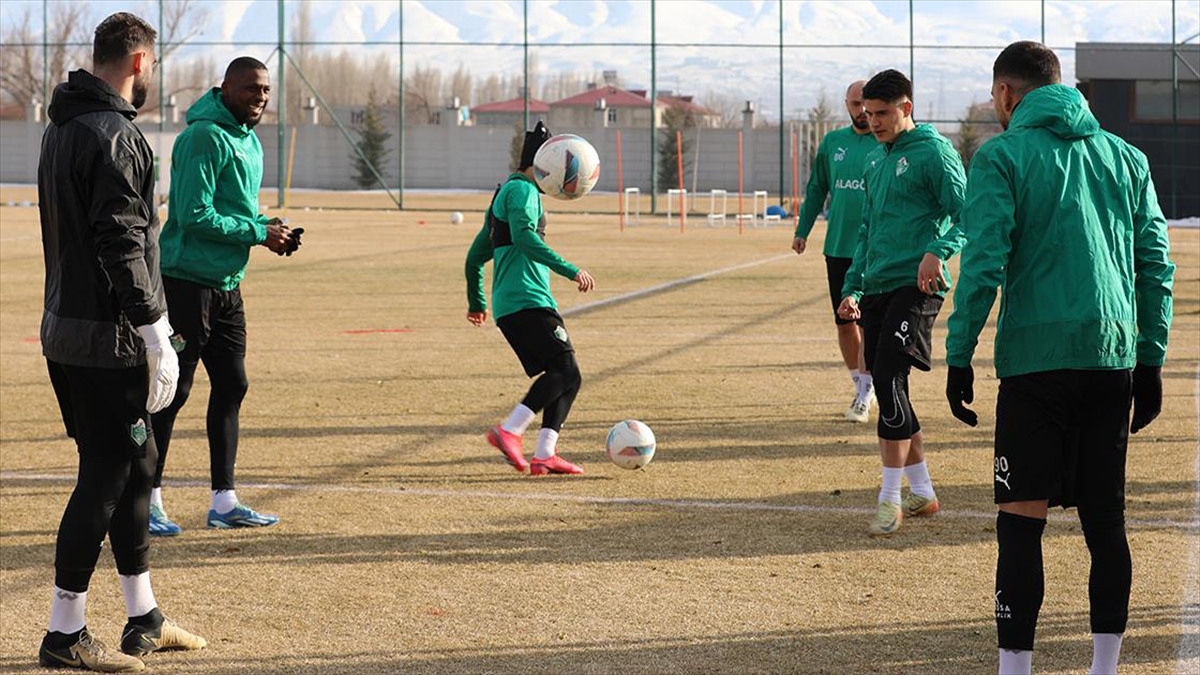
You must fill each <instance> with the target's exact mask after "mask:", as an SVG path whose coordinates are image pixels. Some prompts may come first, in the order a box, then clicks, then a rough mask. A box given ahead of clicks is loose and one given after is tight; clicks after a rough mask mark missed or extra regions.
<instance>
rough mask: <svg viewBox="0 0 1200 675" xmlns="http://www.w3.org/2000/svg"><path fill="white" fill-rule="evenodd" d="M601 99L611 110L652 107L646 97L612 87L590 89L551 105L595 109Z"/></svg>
mask: <svg viewBox="0 0 1200 675" xmlns="http://www.w3.org/2000/svg"><path fill="white" fill-rule="evenodd" d="M600 99H604V102H605V104H606V105H607V106H608V107H610V108H649V107H650V101H648V100H646V98H645V97H644V96H638V95H636V94H634V93H632V92H629V91H626V90H624V89H621V88H620V87H614V86H612V85H605V86H603V87H596V88H595V89H588V90H587V91H585V92H583V93H580V94H575V95H574V96H568V97H567V98H564V99H562V100H561V101H555V102H554V103H552V104H551V105H552V106H555V107H559V106H562V107H580V108H595V107H596V102H597V101H599V100H600Z"/></svg>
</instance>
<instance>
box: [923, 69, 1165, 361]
mask: <svg viewBox="0 0 1200 675" xmlns="http://www.w3.org/2000/svg"><path fill="white" fill-rule="evenodd" d="M963 224H964V227H965V228H966V233H967V245H966V247H965V248H964V249H963V257H962V261H961V271H960V274H961V278H960V279H959V286H958V288H957V289H956V290H955V293H954V313H953V314H952V315H951V316H950V319H949V323H948V333H947V335H946V351H947V356H946V361H947V362H948V363H949V364H950V365H952V366H960V367H965V366H969V365H970V364H971V358H972V356H973V354H974V352H975V346H976V344H977V343H978V339H979V333H980V331H981V330H983V326H984V324H985V323H986V322H987V318H988V315H989V314H990V313H991V309H992V304H993V303H994V302H995V299H996V288H997V287H1001V288H1002V289H1003V296H1002V300H1001V302H1000V316H999V318H998V319H997V322H996V347H995V349H996V352H995V363H996V375H997V376H999V377H1002V378H1003V377H1011V376H1015V375H1022V374H1026V373H1033V372H1042V371H1048V370H1058V369H1124V368H1132V367H1133V366H1134V364H1135V363H1136V362H1141V363H1144V364H1146V365H1149V366H1160V365H1162V363H1163V359H1164V358H1165V355H1166V350H1167V333H1168V331H1169V329H1170V326H1171V314H1172V304H1171V302H1172V301H1171V289H1172V285H1173V280H1174V276H1175V265H1174V264H1172V263H1171V261H1170V259H1169V258H1168V254H1169V243H1168V239H1167V225H1166V221H1165V220H1164V219H1163V215H1162V211H1161V210H1160V209H1159V206H1158V197H1157V195H1156V194H1155V192H1154V183H1153V182H1152V181H1151V179H1150V169H1149V165H1148V164H1147V162H1146V156H1145V155H1143V154H1142V153H1141V151H1139V150H1137V149H1136V148H1134V147H1133V146H1131V145H1129V144H1128V143H1126V142H1125V141H1123V140H1121V139H1120V138H1117V137H1116V136H1113V135H1112V134H1110V133H1108V132H1106V131H1103V130H1102V129H1100V125H1099V124H1098V123H1097V122H1096V118H1095V117H1093V116H1092V113H1091V112H1090V111H1089V110H1088V107H1087V102H1086V101H1085V100H1084V98H1083V96H1082V95H1081V94H1080V93H1079V92H1078V91H1076V90H1075V89H1072V88H1070V87H1066V86H1063V85H1057V84H1056V85H1049V86H1045V87H1040V88H1038V89H1035V90H1033V91H1031V92H1029V93H1028V94H1027V95H1026V96H1025V98H1023V99H1022V100H1021V102H1020V103H1019V104H1018V105H1017V108H1016V110H1015V111H1014V112H1013V117H1012V121H1011V122H1010V124H1009V127H1008V130H1007V131H1006V132H1004V133H1003V134H1000V135H999V136H995V137H993V138H991V139H989V140H988V141H987V142H986V143H984V144H983V146H982V147H980V148H979V151H978V152H977V153H976V154H975V156H974V157H973V158H972V160H971V176H970V180H969V181H968V183H967V200H966V204H965V206H964V207H963Z"/></svg>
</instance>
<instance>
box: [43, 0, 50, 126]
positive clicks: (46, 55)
mask: <svg viewBox="0 0 1200 675" xmlns="http://www.w3.org/2000/svg"><path fill="white" fill-rule="evenodd" d="M49 15H50V8H49V7H48V6H47V0H42V125H43V126H45V125H47V124H49V123H50V115H49V112H50V16H49Z"/></svg>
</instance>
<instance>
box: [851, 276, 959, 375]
mask: <svg viewBox="0 0 1200 675" xmlns="http://www.w3.org/2000/svg"><path fill="white" fill-rule="evenodd" d="M858 306H859V309H860V310H861V311H862V319H860V320H859V322H858V323H859V325H860V326H862V331H863V360H864V361H866V366H867V371H868V372H869V371H871V370H874V365H875V356H876V354H878V353H879V350H881V349H894V350H896V351H899V352H901V353H903V354H907V355H908V356H909V358H910V359H911V360H912V364H913V366H914V367H915V368H917V369H918V370H925V371H928V370H930V369H931V367H932V366H933V348H932V344H931V342H932V340H933V323H934V321H936V320H937V315H938V312H939V311H940V310H941V309H942V299H941V298H940V297H938V296H936V295H927V294H925V293H922V292H921V290H920V289H918V288H917V287H916V286H904V287H902V288H898V289H896V290H894V291H890V292H888V293H879V294H877V295H864V296H863V297H862V300H860V301H859V303H858Z"/></svg>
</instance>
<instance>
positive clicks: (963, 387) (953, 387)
mask: <svg viewBox="0 0 1200 675" xmlns="http://www.w3.org/2000/svg"><path fill="white" fill-rule="evenodd" d="M946 400H947V401H949V402H950V413H951V414H952V415H954V416H955V417H957V418H958V420H959V421H960V422H964V423H966V424H968V425H970V426H975V425H976V424H979V415H976V414H975V411H974V410H971V409H970V408H968V407H966V406H965V405H963V404H964V403H970V402H971V401H974V400H975V370H974V369H973V368H971V366H967V367H966V368H960V367H958V366H950V372H948V373H947V374H946Z"/></svg>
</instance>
